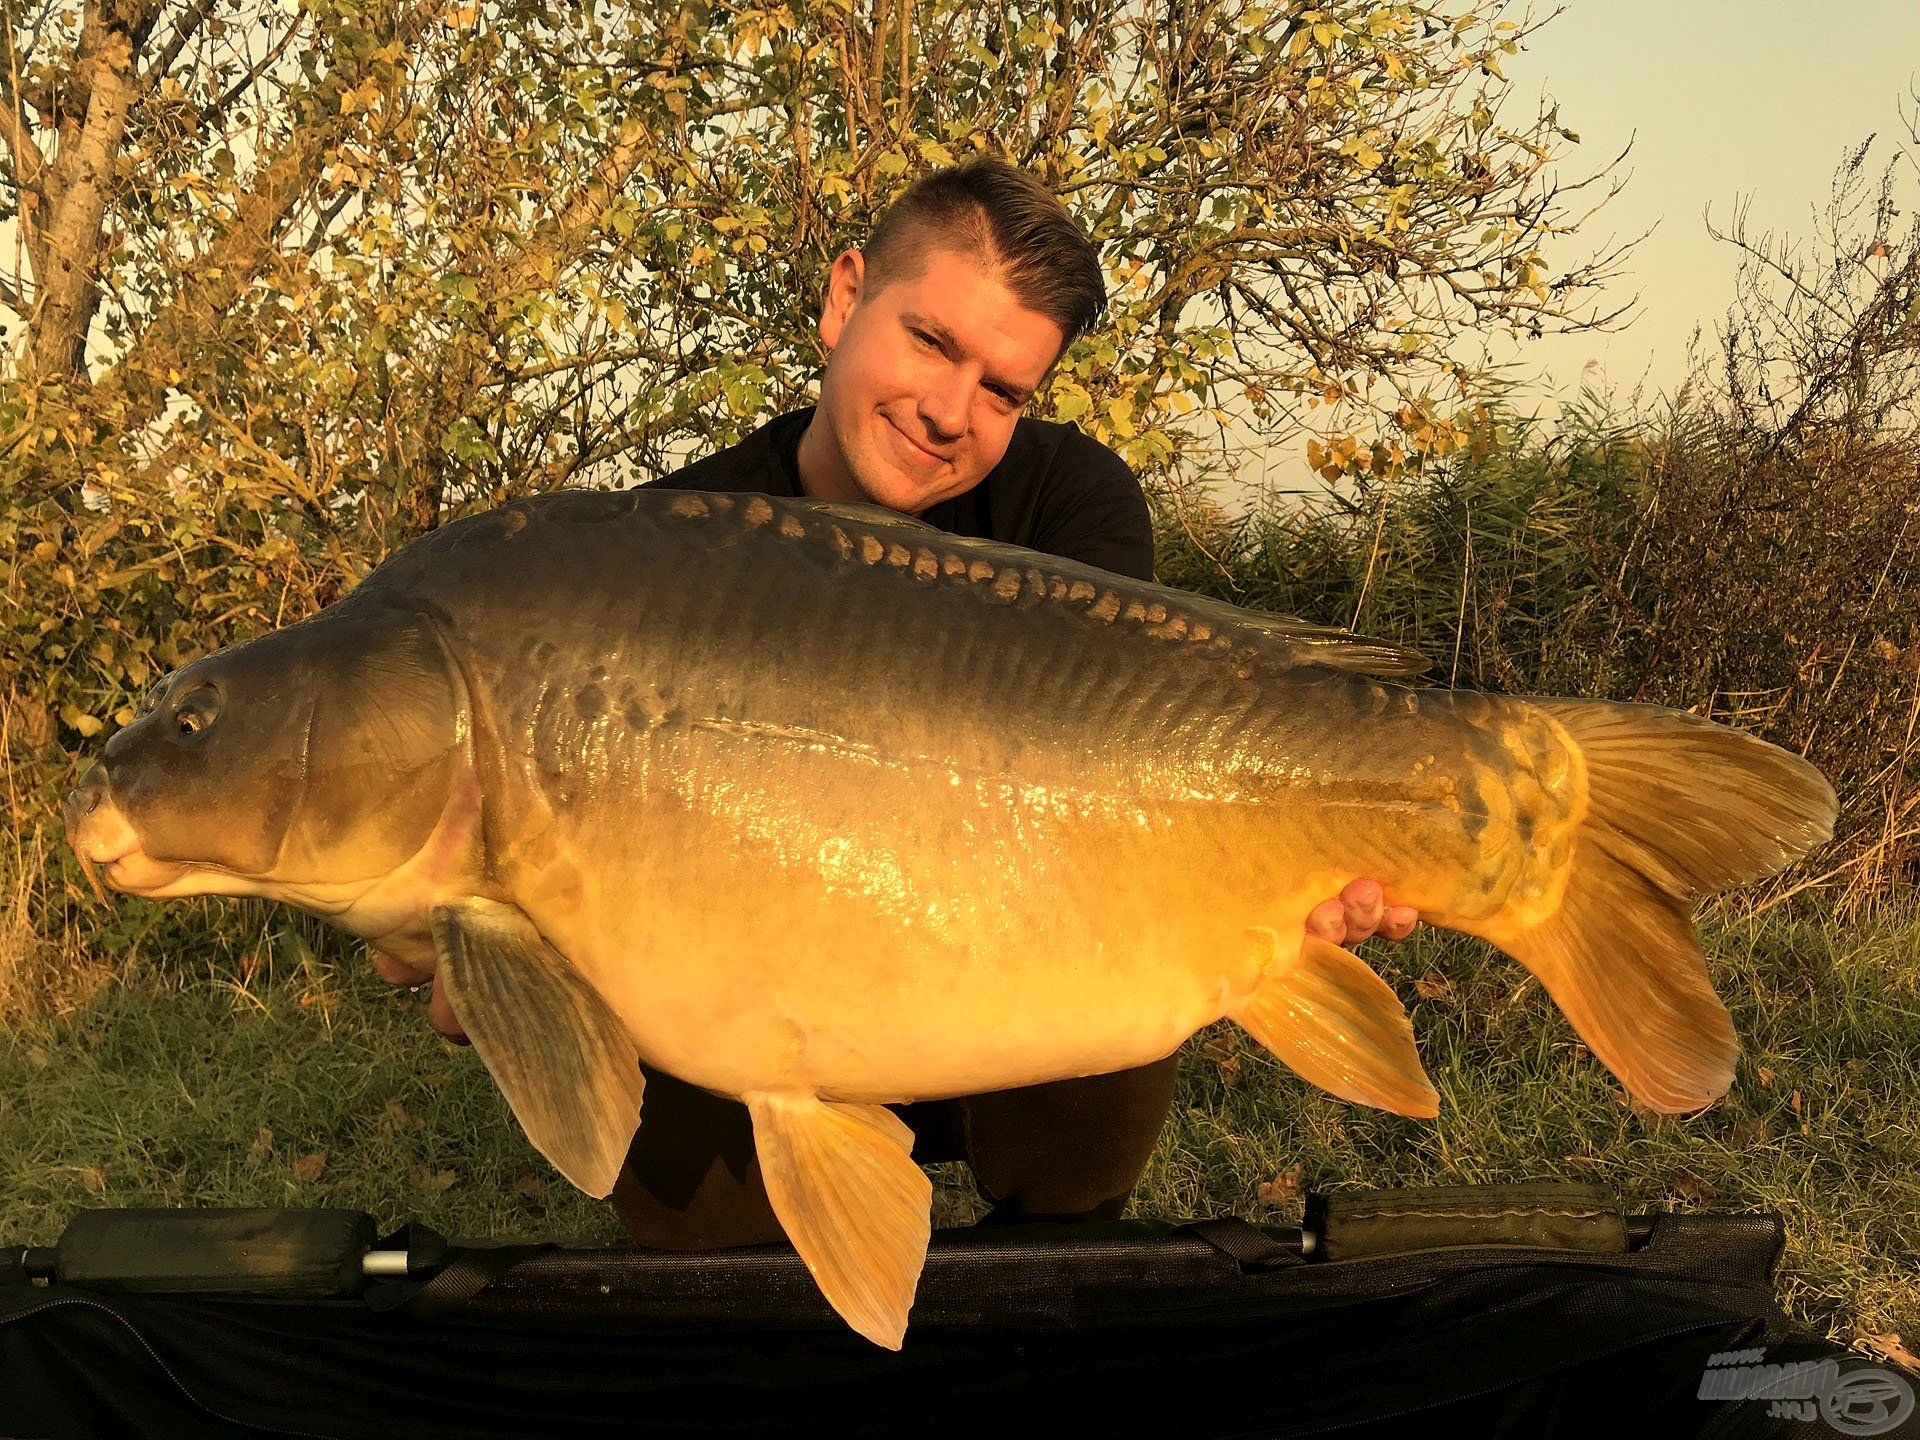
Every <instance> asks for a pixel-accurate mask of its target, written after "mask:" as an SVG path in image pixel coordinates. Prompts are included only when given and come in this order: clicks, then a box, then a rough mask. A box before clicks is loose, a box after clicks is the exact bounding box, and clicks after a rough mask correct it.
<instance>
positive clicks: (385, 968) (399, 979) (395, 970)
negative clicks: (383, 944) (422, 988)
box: [373, 950, 433, 985]
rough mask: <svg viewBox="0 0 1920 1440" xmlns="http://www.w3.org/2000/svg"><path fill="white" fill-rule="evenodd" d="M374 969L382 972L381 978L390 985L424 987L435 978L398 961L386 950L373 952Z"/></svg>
mask: <svg viewBox="0 0 1920 1440" xmlns="http://www.w3.org/2000/svg"><path fill="white" fill-rule="evenodd" d="M373 968H374V969H376V970H378V971H379V972H380V978H381V979H382V980H384V981H386V982H387V983H388V984H389V985H422V984H425V983H426V982H427V981H428V980H431V979H432V978H433V977H432V976H431V975H429V974H427V972H426V971H424V970H416V969H414V968H413V966H411V965H408V964H405V963H403V962H402V961H399V960H396V959H394V958H393V956H391V955H389V954H387V953H386V951H384V950H376V951H374V952H373Z"/></svg>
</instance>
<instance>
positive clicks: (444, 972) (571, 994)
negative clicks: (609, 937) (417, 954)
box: [433, 900, 642, 1197]
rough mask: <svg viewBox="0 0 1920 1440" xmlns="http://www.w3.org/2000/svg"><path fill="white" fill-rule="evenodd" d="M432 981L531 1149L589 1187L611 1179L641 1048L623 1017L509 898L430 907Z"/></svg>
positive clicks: (632, 1120) (633, 1109)
mask: <svg viewBox="0 0 1920 1440" xmlns="http://www.w3.org/2000/svg"><path fill="white" fill-rule="evenodd" d="M433 946H434V949H435V950H436V951H437V952H438V953H439V969H438V970H437V971H436V972H435V976H434V979H435V983H436V984H439V985H444V986H446V987H447V994H448V997H449V998H450V999H451V1000H452V1001H453V1008H454V1013H455V1014H456V1015H458V1016H459V1018H460V1025H461V1028H462V1029H464V1030H465V1031H466V1032H467V1038H468V1039H470V1040H471V1041H473V1048H474V1049H475V1050H476V1051H478V1052H479V1054H480V1058H481V1060H482V1061H484V1062H485V1064H486V1067H487V1069H488V1071H489V1072H491V1073H492V1075H493V1079H494V1083H495V1084H497V1085H498V1086H499V1087H500V1093H501V1094H503V1095H505V1096H506V1097H507V1104H508V1105H510V1106H512V1107H513V1113H514V1116H515V1118H516V1119H518V1120H519V1122H520V1126H521V1128H522V1129H524V1130H525V1131H526V1132H527V1138H528V1139H529V1140H531V1141H532V1142H533V1145H534V1148H535V1149H536V1150H538V1151H539V1152H540V1153H541V1154H542V1155H544V1156H546V1157H547V1159H549V1160H551V1161H552V1162H553V1164H554V1168H555V1169H557V1170H559V1172H560V1173H561V1174H562V1175H564V1176H566V1177H567V1179H568V1180H570V1181H572V1182H573V1183H574V1184H575V1185H577V1186H579V1187H580V1188H581V1189H582V1190H584V1191H586V1192H587V1194H589V1195H594V1196H601V1197H604V1196H606V1195H607V1194H609V1193H611V1191H612V1190H613V1182H614V1180H615V1179H616V1178H617V1177H618V1176H619V1174H620V1166H621V1163H622V1162H623V1161H624V1160H625V1159H626V1155H627V1146H628V1144H629V1143H630V1142H631V1141H632V1139H633V1132H634V1128H635V1127H636V1126H637V1125H638V1123H639V1120H640V1090H641V1083H642V1082H641V1078H640V1056H639V1053H638V1051H636V1050H635V1049H634V1045H633V1041H632V1040H630V1039H629V1038H628V1037H627V1032H626V1028H625V1027H624V1026H623V1025H621V1023H620V1020H619V1018H618V1017H617V1016H616V1015H615V1014H614V1013H613V1011H612V1010H611V1009H609V1008H608V1006H607V1002H606V1001H604V1000H602V999H601V998H600V996H599V994H598V993H597V992H595V990H594V989H593V987H592V986H590V985H588V984H587V982H586V981H585V980H584V979H582V978H581V976H580V974H579V972H578V971H576V970H575V969H574V968H573V966H572V965H570V964H568V963H567V961H566V959H565V957H564V956H562V955H561V954H560V953H559V952H558V951H557V950H555V949H554V948H553V947H552V946H551V945H549V944H547V942H546V941H545V940H544V939H542V938H541V936H540V932H539V931H538V930H536V929H535V928H534V925H533V922H532V921H531V920H529V919H528V918H527V917H526V916H525V915H524V914H522V913H521V912H520V911H519V910H516V909H515V908H514V907H513V906H511V905H501V904H498V903H496V902H494V901H491V900H466V901H462V902H461V903H460V904H458V905H441V906H437V907H435V909H434V911H433Z"/></svg>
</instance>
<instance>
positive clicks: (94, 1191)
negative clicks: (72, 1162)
mask: <svg viewBox="0 0 1920 1440" xmlns="http://www.w3.org/2000/svg"><path fill="white" fill-rule="evenodd" d="M80 1183H81V1184H82V1185H84V1186H86V1187H87V1193H88V1194H89V1195H98V1194H99V1193H100V1192H101V1191H102V1190H105V1189H106V1188H107V1167H106V1166H104V1165H83V1166H81V1167H80Z"/></svg>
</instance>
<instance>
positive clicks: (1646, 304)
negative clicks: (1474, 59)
mask: <svg viewBox="0 0 1920 1440" xmlns="http://www.w3.org/2000/svg"><path fill="white" fill-rule="evenodd" d="M1550 10H1551V7H1550V6H1542V8H1541V9H1540V10H1539V11H1537V12H1536V13H1539V14H1547V13H1550ZM1505 68H1506V71H1507V74H1508V76H1509V77H1511V78H1512V80H1513V81H1514V87H1515V95H1514V97H1513V98H1514V101H1515V102H1518V101H1520V100H1522V99H1529V100H1530V99H1532V98H1533V97H1535V96H1537V95H1539V94H1540V93H1541V91H1543V90H1544V91H1545V93H1546V94H1548V95H1549V96H1551V97H1552V98H1553V99H1555V100H1557V101H1558V102H1559V104H1560V119H1561V123H1562V124H1564V125H1566V126H1567V127H1568V128H1569V129H1571V130H1574V131H1576V132H1578V133H1579V135H1580V141H1581V143H1580V144H1579V145H1577V146H1574V147H1572V156H1571V157H1570V163H1579V164H1584V166H1585V168H1586V169H1587V170H1591V169H1593V168H1597V166H1598V165H1599V164H1601V163H1603V162H1604V161H1605V160H1606V159H1608V158H1611V157H1612V156H1613V155H1614V154H1617V153H1618V152H1619V150H1620V149H1621V147H1623V146H1624V145H1625V144H1626V143H1627V141H1628V140H1629V139H1631V140H1632V141H1633V142H1634V143H1633V150H1632V152H1631V154H1630V155H1629V156H1628V158H1627V161H1626V166H1625V168H1627V169H1629V170H1631V172H1632V174H1631V178H1630V179H1629V181H1628V183H1627V186H1626V188H1625V189H1624V190H1622V191H1621V192H1620V194H1619V195H1617V196H1615V197H1614V199H1613V200H1612V202H1611V203H1609V204H1608V206H1607V207H1606V208H1605V209H1604V210H1602V211H1601V212H1600V214H1598V215H1596V216H1595V217H1594V218H1593V219H1592V220H1591V221H1589V222H1588V228H1587V230H1586V231H1585V232H1584V233H1585V234H1586V235H1587V236H1588V237H1589V239H1590V240H1599V239H1604V238H1605V237H1606V236H1607V235H1609V234H1613V235H1617V236H1619V237H1621V238H1625V237H1627V236H1630V235H1634V234H1637V233H1638V232H1640V231H1642V230H1644V229H1646V228H1647V227H1648V226H1650V225H1653V224H1655V223H1656V222H1658V225H1659V228H1658V229H1657V230H1655V231H1654V233H1653V234H1652V235H1651V236H1649V237H1648V238H1647V239H1646V240H1644V241H1642V242H1641V244H1640V246H1639V247H1638V249H1637V251H1636V252H1635V256H1634V257H1633V258H1632V259H1630V260H1629V261H1628V262H1627V264H1626V267H1625V273H1623V275H1622V277H1621V281H1620V282H1619V289H1620V292H1621V298H1623V299H1624V298H1626V296H1628V295H1630V294H1632V293H1633V292H1634V291H1636V290H1637V291H1638V292H1639V294H1640V310H1641V313H1640V315H1639V318H1638V319H1637V320H1635V321H1634V323H1633V324H1632V325H1631V326H1629V327H1628V328H1627V329H1625V330H1624V331H1622V332H1620V333H1618V334H1613V335H1577V336H1553V337H1546V338H1543V339H1541V340H1538V341H1531V342H1525V343H1523V344H1521V345H1519V346H1517V347H1515V351H1514V353H1515V356H1516V359H1517V360H1518V361H1519V362H1520V364H1521V365H1522V366H1524V367H1525V368H1526V369H1528V370H1532V371H1537V372H1542V375H1543V381H1544V383H1543V384H1541V385H1540V386H1539V387H1538V388H1537V390H1536V393H1547V392H1550V391H1551V389H1552V388H1553V386H1555V385H1557V386H1559V387H1560V388H1561V389H1563V390H1568V389H1571V390H1575V391H1577V389H1578V386H1579V382H1580V378H1581V369H1582V367H1583V366H1584V365H1585V364H1586V363H1587V362H1588V361H1597V362H1598V364H1599V367H1600V369H1601V370H1602V371H1603V372H1604V373H1605V375H1606V377H1607V379H1608V381H1609V382H1610V383H1611V385H1612V387H1613V388H1614V389H1615V390H1616V391H1617V392H1619V393H1620V394H1621V395H1623V396H1624V395H1625V394H1626V393H1627V392H1628V391H1630V390H1631V389H1632V388H1633V386H1634V384H1635V382H1636V381H1639V380H1642V379H1643V378H1644V379H1645V380H1646V381H1647V385H1648V389H1649V391H1650V392H1652V391H1659V390H1670V389H1672V388H1673V387H1674V386H1675V385H1677V383H1678V382H1679V380H1680V379H1681V377H1682V375H1683V373H1684V363H1683V362H1684V356H1685V351H1686V344H1687V338H1688V336H1689V334H1690V333H1691V332H1692V330H1693V328H1694V327H1695V326H1696V325H1701V326H1704V327H1706V329H1707V332H1708V335H1707V337H1706V338H1708V339H1709V340H1710V337H1711V332H1712V325H1713V322H1714V321H1715V320H1717V319H1718V318H1720V317H1721V316H1723V315H1724V314H1725V313H1726V310H1727V306H1728V304H1729V302H1731V301H1732V299H1733V296H1734V276H1735V272H1736V270H1737V268H1738V263H1737V252H1735V250H1734V249H1733V247H1731V246H1729V245H1725V244H1720V243H1717V242H1715V241H1714V240H1712V239H1710V238H1709V237H1708V235H1707V231H1706V226H1705V224H1704V223H1703V221H1702V218H1701V215H1702V211H1703V210H1704V209H1706V208H1707V207H1709V206H1711V208H1712V214H1713V219H1714V222H1715V224H1716V225H1718V226H1720V227H1721V228H1722V229H1725V228H1726V227H1727V226H1728V225H1729V224H1730V223H1731V221H1732V218H1733V212H1734V204H1735V201H1736V200H1737V199H1740V198H1742V197H1744V198H1746V199H1748V200H1750V202H1751V204H1750V208H1749V210H1748V222H1749V229H1750V230H1751V231H1754V232H1758V231H1763V230H1768V229H1772V230H1775V231H1778V232H1782V233H1788V234H1792V235H1794V236H1796V237H1805V238H1811V237H1812V236H1813V235H1814V234H1815V233H1816V227H1815V220H1816V217H1817V216H1818V215H1819V214H1820V213H1821V212H1822V211H1823V210H1824V208H1825V205H1826V201H1827V199H1828V197H1829V195H1830V193H1831V188H1832V178H1833V172H1834V168H1835V166H1836V165H1837V164H1838V163H1839V161H1840V159H1841V156H1842V154H1843V153H1844V152H1845V151H1846V150H1847V149H1848V148H1849V147H1851V146H1853V145H1855V144H1857V143H1859V142H1860V141H1861V140H1864V139H1865V138H1866V137H1867V136H1868V135H1870V134H1873V133H1875V132H1878V134H1879V136H1880V137H1881V138H1880V140H1879V142H1877V143H1876V144H1875V146H1874V148H1873V150H1872V151H1871V152H1869V158H1868V163H1867V167H1866V168H1867V169H1868V170H1869V171H1872V172H1873V173H1875V174H1877V173H1878V172H1879V170H1880V168H1881V167H1882V166H1883V165H1884V163H1885V161H1886V160H1887V159H1888V158H1890V157H1891V156H1892V155H1893V153H1894V151H1895V149H1896V148H1897V147H1899V146H1900V145H1902V144H1905V145H1906V146H1908V147H1909V148H1911V146H1912V141H1911V140H1909V139H1908V137H1907V134H1906V128H1905V126H1904V125H1903V124H1902V123H1901V115H1902V112H1903V108H1904V112H1905V113H1906V114H1907V115H1908V116H1911V115H1912V113H1913V110H1914V105H1915V102H1914V100H1913V98H1912V96H1911V91H1912V88H1913V87H1914V85H1915V84H1916V83H1920V0H1826V3H1824V4H1819V5H1810V4H1807V3H1805V0H1798V3H1789V0H1658V3H1656V0H1572V3H1571V4H1570V5H1569V6H1568V7H1567V9H1566V10H1565V12H1564V13H1563V14H1561V15H1560V16H1559V18H1558V19H1555V20H1553V21H1551V22H1550V23H1549V24H1547V25H1545V26H1544V27H1543V28H1542V29H1541V30H1540V31H1539V33H1538V34H1537V35H1536V36H1535V37H1534V39H1533V40H1532V41H1531V43H1530V44H1529V45H1528V47H1527V48H1526V49H1525V50H1524V51H1522V52H1521V53H1520V54H1519V55H1516V56H1514V57H1513V58H1512V60H1510V61H1509V62H1508V63H1507V65H1506V67H1505ZM1517 113H1518V112H1516V115H1517ZM1908 193H1909V198H1910V199H1913V198H1920V197H1914V196H1913V195H1912V192H1911V190H1909V192H1908ZM1911 213H1912V212H1911V211H1909V212H1908V214H1907V215H1905V216H1903V217H1902V223H1906V222H1908V221H1910V220H1911ZM1580 245H1581V240H1580V238H1579V237H1575V238H1574V239H1573V240H1572V241H1570V242H1569V253H1572V252H1575V251H1578V250H1579V247H1580ZM1547 258H1548V260H1549V261H1550V262H1551V261H1552V259H1553V255H1552V253H1551V252H1549V253H1548V255H1547Z"/></svg>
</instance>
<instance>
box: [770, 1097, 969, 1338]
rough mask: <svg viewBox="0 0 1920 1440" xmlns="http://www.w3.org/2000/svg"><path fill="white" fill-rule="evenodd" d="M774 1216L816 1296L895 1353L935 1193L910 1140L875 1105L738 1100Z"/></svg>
mask: <svg viewBox="0 0 1920 1440" xmlns="http://www.w3.org/2000/svg"><path fill="white" fill-rule="evenodd" d="M744 1098H745V1099H746V1102H747V1109H748V1110H749V1111H750V1112H751V1113H752V1115H753V1144H754V1149H755V1150H756V1151H757V1152H758V1154H759V1158H760V1173H761V1175H762V1176H763V1177H765V1179H766V1183H767V1196H768V1198H769V1199H771V1200H772V1201H773V1213H774V1214H775V1215H777V1216H779V1217H780V1224H781V1226H782V1227H783V1228H784V1229H785V1230H786V1232H787V1238H788V1239H790V1240H792V1241H793V1248H794V1249H796V1250H798V1251H799V1252H800V1258H801V1259H802V1260H804V1261H806V1262H807V1268H808V1269H809V1270H811V1271H812V1272H813V1278H814V1281H815V1282H816V1283H817V1284H818V1285H819V1286H820V1293H821V1294H823V1295H825V1296H826V1297H827V1303H828V1304H830V1305H832V1306H833V1308H834V1309H835V1310H837V1311H839V1312H840V1314H841V1316H842V1318H844V1319H845V1320H846V1322H847V1323H848V1324H849V1325H851V1326H852V1327H853V1328H854V1329H855V1330H857V1331H859V1332H860V1333H861V1334H862V1335H864V1336H866V1337H867V1339H869V1340H871V1341H873V1342H874V1344H876V1345H884V1346H885V1347H886V1348H887V1349H889V1350H898V1349H899V1348H900V1344H901V1341H902V1339H903V1338H904V1337H905V1335H906V1331H907V1311H908V1310H909V1309H910V1308H911V1307H912V1305H913V1291H914V1286H915V1285H916V1284H918V1283H919V1279H920V1270H921V1267H922V1266H923V1265H925V1264H926V1261H927V1239H928V1236H929V1234H930V1233H931V1231H932V1219H931V1208H932V1205H933V1186H932V1184H931V1183H930V1182H929V1181H928V1179H927V1176H926V1172H925V1171H923V1170H922V1169H921V1168H920V1167H919V1166H918V1165H916V1164H914V1163H913V1155H912V1151H913V1132H912V1131H911V1130H909V1129H908V1128H907V1127H906V1126H905V1125H904V1124H902V1123H901V1122H900V1121H899V1120H898V1119H896V1118H895V1117H894V1115H893V1114H892V1113H891V1112H889V1111H888V1110H886V1109H884V1108H883V1107H881V1106H879V1105H840V1104H834V1103H831V1102H829V1101H823V1100H819V1099H816V1098H815V1097H814V1096H812V1095H798V1094H757V1095H748V1096H746V1097H744Z"/></svg>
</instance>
